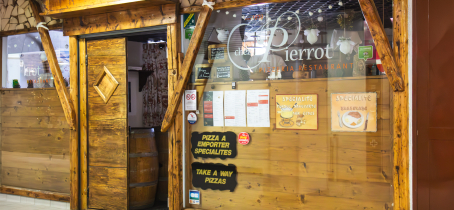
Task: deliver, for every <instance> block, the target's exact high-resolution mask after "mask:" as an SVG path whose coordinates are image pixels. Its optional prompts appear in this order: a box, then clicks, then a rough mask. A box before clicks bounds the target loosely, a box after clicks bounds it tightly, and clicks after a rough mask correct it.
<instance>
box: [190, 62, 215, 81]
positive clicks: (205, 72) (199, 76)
mask: <svg viewBox="0 0 454 210" xmlns="http://www.w3.org/2000/svg"><path fill="white" fill-rule="evenodd" d="M211 66H212V64H197V65H195V67H194V68H195V82H206V81H207V79H209V78H210V76H211Z"/></svg>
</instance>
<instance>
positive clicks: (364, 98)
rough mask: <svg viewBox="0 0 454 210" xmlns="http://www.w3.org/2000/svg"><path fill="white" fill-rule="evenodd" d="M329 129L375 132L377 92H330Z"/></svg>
mask: <svg viewBox="0 0 454 210" xmlns="http://www.w3.org/2000/svg"><path fill="white" fill-rule="evenodd" d="M331 130H332V131H337V132H377V93H332V94H331Z"/></svg>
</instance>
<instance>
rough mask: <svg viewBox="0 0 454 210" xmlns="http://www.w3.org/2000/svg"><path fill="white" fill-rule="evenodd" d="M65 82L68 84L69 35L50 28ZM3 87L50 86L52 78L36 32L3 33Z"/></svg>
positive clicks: (52, 85) (52, 83)
mask: <svg viewBox="0 0 454 210" xmlns="http://www.w3.org/2000/svg"><path fill="white" fill-rule="evenodd" d="M49 33H50V36H51V39H52V44H53V45H54V49H55V53H56V55H57V59H58V64H59V66H60V69H61V72H62V75H63V78H64V79H65V83H66V85H67V86H68V85H69V37H67V36H63V32H62V31H50V32H49ZM3 46H4V47H3V52H4V53H3V55H4V59H3V60H4V61H6V62H4V64H3V67H2V68H3V83H2V84H3V88H53V87H55V86H54V79H53V76H52V73H51V70H50V67H49V63H48V61H47V56H46V53H45V52H44V49H43V46H42V44H41V38H40V36H39V33H37V32H36V33H27V34H18V35H12V36H8V37H3Z"/></svg>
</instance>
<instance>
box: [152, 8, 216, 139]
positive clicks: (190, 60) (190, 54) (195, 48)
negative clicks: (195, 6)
mask: <svg viewBox="0 0 454 210" xmlns="http://www.w3.org/2000/svg"><path fill="white" fill-rule="evenodd" d="M209 2H214V0H209ZM212 12H213V11H212V10H211V8H209V7H208V6H203V8H202V11H200V14H199V18H198V20H197V23H196V25H195V29H194V33H193V34H192V37H191V41H190V42H189V46H188V49H187V51H186V56H185V58H184V61H183V65H182V66H181V69H180V71H179V73H178V77H177V80H176V81H175V83H176V88H175V91H174V92H173V95H169V99H170V100H169V107H167V111H166V115H165V116H164V120H163V121H162V127H161V131H162V132H166V131H167V129H169V127H170V126H171V125H172V122H173V119H175V115H176V113H177V111H178V107H179V104H180V102H181V97H182V96H183V94H184V90H185V87H186V85H187V84H188V81H189V77H190V75H191V73H192V68H193V67H194V62H195V59H196V57H197V53H198V52H199V48H200V44H201V43H202V39H203V35H204V34H205V30H206V28H207V25H208V22H209V21H210V17H211V13H212Z"/></svg>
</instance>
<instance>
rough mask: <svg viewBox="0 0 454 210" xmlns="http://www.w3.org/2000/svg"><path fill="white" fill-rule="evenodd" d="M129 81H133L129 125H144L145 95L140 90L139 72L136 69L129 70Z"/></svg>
mask: <svg viewBox="0 0 454 210" xmlns="http://www.w3.org/2000/svg"><path fill="white" fill-rule="evenodd" d="M128 82H131V112H128V121H129V126H131V127H143V123H142V113H143V111H142V102H143V95H142V92H139V73H138V72H136V71H129V72H128ZM128 111H129V110H128Z"/></svg>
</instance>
